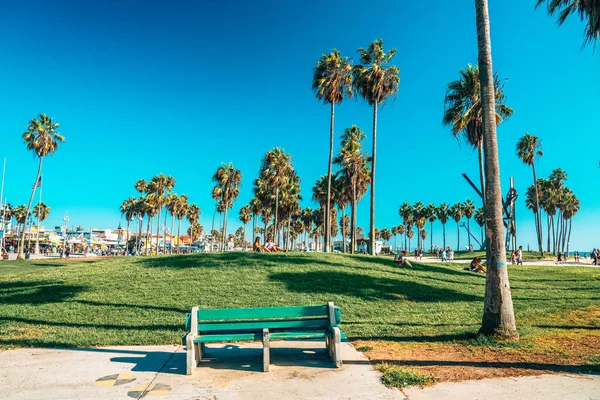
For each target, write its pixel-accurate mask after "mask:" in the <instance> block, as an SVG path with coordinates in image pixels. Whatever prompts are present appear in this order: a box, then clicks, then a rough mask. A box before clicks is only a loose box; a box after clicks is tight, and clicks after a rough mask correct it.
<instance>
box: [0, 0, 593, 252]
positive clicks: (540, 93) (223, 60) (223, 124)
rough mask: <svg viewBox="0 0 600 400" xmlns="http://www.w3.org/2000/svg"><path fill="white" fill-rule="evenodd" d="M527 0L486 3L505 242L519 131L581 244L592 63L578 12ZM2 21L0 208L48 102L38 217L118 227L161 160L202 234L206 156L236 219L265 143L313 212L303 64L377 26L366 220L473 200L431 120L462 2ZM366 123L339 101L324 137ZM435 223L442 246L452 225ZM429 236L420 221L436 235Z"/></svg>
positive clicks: (114, 5) (468, 51)
mask: <svg viewBox="0 0 600 400" xmlns="http://www.w3.org/2000/svg"><path fill="white" fill-rule="evenodd" d="M535 3H536V1H535V0H526V1H523V0H506V1H503V2H491V4H490V7H491V9H490V13H491V29H492V51H493V61H494V69H495V70H496V71H498V72H499V74H500V76H501V77H507V78H509V80H508V81H507V82H506V85H505V93H506V101H507V104H509V105H510V106H512V107H513V108H514V110H515V114H514V116H513V118H512V119H510V120H509V121H507V122H506V123H503V124H502V125H501V126H500V127H499V129H498V138H499V152H500V163H501V177H502V190H503V192H506V191H507V189H508V183H509V178H510V177H511V176H514V177H515V180H516V187H517V190H518V192H519V193H520V194H521V196H520V197H519V200H518V209H517V213H518V229H519V237H520V240H519V242H520V243H521V244H523V245H524V246H527V244H530V245H531V247H532V248H534V247H535V239H534V233H533V218H532V215H531V213H530V212H529V211H528V210H526V209H525V207H524V198H525V190H526V188H527V186H529V185H530V184H531V182H532V176H531V170H530V169H529V168H527V167H526V166H524V165H523V164H522V163H521V162H520V161H519V160H518V159H517V158H516V157H515V150H514V147H515V144H516V141H517V140H518V138H519V137H520V136H522V135H523V134H524V133H525V132H529V133H531V134H533V135H537V136H540V137H541V139H542V142H543V148H544V153H545V155H544V157H542V158H541V159H540V161H539V163H538V165H537V168H538V170H537V172H538V176H540V177H545V176H547V175H549V173H550V172H551V171H552V170H553V169H554V168H557V167H561V168H563V169H564V170H566V171H567V173H568V176H569V180H568V181H567V185H568V186H569V187H570V188H572V189H573V191H574V192H575V194H576V195H577V196H578V197H579V199H580V201H581V207H582V210H581V212H580V213H579V214H578V215H577V216H576V217H575V219H574V223H573V229H574V230H573V234H572V240H571V242H572V244H571V248H580V249H583V250H588V251H589V250H591V247H592V246H595V247H598V246H600V238H599V237H598V235H597V232H598V226H600V202H599V201H598V194H599V192H600V190H599V189H598V178H599V177H600V174H599V172H600V169H599V168H598V161H599V160H600V156H599V154H598V149H599V148H600V147H599V145H600V140H599V139H598V138H599V135H598V134H599V133H600V131H599V126H600V125H599V124H598V100H597V93H598V91H599V89H600V77H599V76H600V74H599V72H600V58H599V57H598V54H594V51H593V48H592V47H588V48H586V49H583V50H582V49H581V45H582V43H583V36H582V33H583V24H582V23H580V22H579V21H578V20H575V19H572V20H570V21H567V23H566V24H565V25H564V26H562V27H560V28H559V27H557V26H556V22H555V19H553V18H550V17H548V16H547V14H546V12H545V11H544V10H542V9H539V10H535V8H534V6H535ZM1 18H2V21H1V22H2V23H1V24H0V37H1V38H2V39H1V40H2V49H3V56H2V62H0V74H1V76H2V77H3V79H2V92H1V93H2V96H0V116H1V117H2V121H3V127H2V133H1V134H0V138H1V139H2V140H1V143H2V147H0V149H1V151H0V157H7V173H6V186H5V196H6V197H7V198H8V201H9V202H10V203H12V204H14V205H17V204H22V203H26V201H27V200H28V196H29V193H30V192H29V190H30V188H31V185H32V184H33V180H34V177H35V172H36V168H37V162H36V161H35V160H34V159H33V157H32V155H31V154H30V153H29V152H27V151H26V149H25V146H24V145H23V143H22V139H21V134H22V132H23V131H24V130H25V128H26V126H27V122H28V121H29V120H30V119H31V118H34V117H36V116H37V115H38V114H39V113H40V112H44V113H47V114H48V115H50V116H53V117H54V118H55V121H57V122H59V123H60V124H61V129H60V131H61V133H62V134H64V135H65V136H66V138H67V141H66V142H65V143H64V145H63V146H62V147H61V148H59V150H58V151H57V153H56V154H55V155H54V156H52V157H49V158H48V159H47V160H46V161H45V164H44V171H43V173H44V201H45V202H46V203H47V204H48V205H49V206H51V207H52V212H51V214H50V217H49V219H48V222H47V223H46V225H47V226H50V227H51V226H54V225H58V224H60V223H61V221H62V217H63V215H64V213H65V211H66V210H68V212H69V216H70V218H71V223H72V224H73V225H83V226H85V227H90V226H93V227H94V228H97V227H110V228H115V227H116V226H117V225H118V224H119V221H120V219H121V217H120V215H119V211H118V207H119V205H120V203H121V202H122V201H123V199H125V198H126V197H128V196H131V195H135V191H134V188H133V183H134V182H135V181H136V180H137V179H139V178H146V179H149V178H151V177H152V176H153V175H155V174H158V173H160V172H163V173H165V174H168V175H173V176H174V177H175V178H176V179H177V185H176V189H175V191H176V192H177V193H179V194H181V193H186V194H187V195H188V196H189V197H190V200H191V201H194V202H196V203H197V204H198V205H199V206H200V208H201V209H202V211H203V213H202V217H201V222H202V223H203V225H204V226H205V228H209V227H210V222H211V218H212V211H213V207H214V203H213V200H212V199H211V197H210V192H211V188H212V186H213V184H212V182H211V176H212V174H213V173H214V171H215V169H216V168H217V167H218V166H219V164H220V163H221V162H233V163H234V165H235V166H236V167H238V168H240V169H241V170H242V173H243V186H242V189H241V194H240V198H239V200H238V201H237V202H236V204H235V207H234V210H233V212H234V214H235V215H237V212H238V210H239V207H241V206H242V205H244V204H246V203H247V202H248V201H249V199H250V197H251V189H252V180H253V179H254V178H255V177H256V174H257V172H258V167H259V163H260V160H261V158H262V156H263V155H264V153H265V152H266V151H267V150H269V149H271V148H273V147H275V146H279V147H282V148H284V149H285V150H286V151H287V152H289V153H290V154H291V155H292V156H293V160H294V166H295V167H296V169H297V171H298V173H299V175H300V177H301V179H302V183H301V185H302V194H303V197H304V202H303V205H304V206H307V205H310V206H311V207H315V206H316V204H315V203H314V202H312V201H311V195H312V193H311V188H312V185H313V184H314V182H315V181H316V180H317V179H318V178H319V176H320V175H323V174H325V173H326V171H327V156H328V134H329V107H328V106H325V105H323V104H321V103H319V102H318V101H317V100H316V99H315V97H314V94H313V93H312V91H311V88H310V85H311V78H312V69H313V67H314V65H315V63H316V61H317V60H318V58H319V57H320V55H321V54H322V53H324V52H329V51H331V50H332V49H333V48H338V49H339V50H340V51H341V52H342V54H344V55H346V56H348V57H350V58H351V59H352V60H354V61H355V62H356V61H357V59H358V57H357V53H356V48H357V47H361V46H364V47H366V46H367V45H368V44H369V42H371V41H372V40H374V39H377V38H382V39H383V40H384V46H385V48H386V49H389V48H392V47H395V48H396V49H397V51H398V53H397V55H396V56H395V58H394V59H393V63H394V64H395V65H397V66H398V67H399V68H400V90H399V93H398V96H397V97H396V99H395V100H393V101H390V102H389V103H388V104H386V105H385V107H383V109H382V110H381V112H380V114H379V127H378V128H379V129H378V144H379V147H378V165H377V169H378V173H377V175H378V176H377V205H376V215H377V217H376V225H377V226H378V227H379V228H384V227H388V228H391V227H392V226H393V225H396V224H398V223H399V222H400V217H399V216H398V207H399V205H400V204H401V203H403V202H404V201H408V202H410V203H413V202H415V201H419V200H420V201H423V202H424V203H425V204H427V203H430V202H433V203H435V204H439V203H441V202H446V203H448V204H449V205H451V204H453V203H455V202H458V201H464V200H466V199H467V198H472V199H473V200H475V201H476V203H477V204H479V203H480V202H479V201H477V199H476V195H475V194H474V192H473V191H472V189H471V188H470V187H469V186H468V185H467V183H466V182H465V181H464V180H463V178H462V177H461V173H463V172H466V173H467V174H469V175H470V176H471V177H472V178H473V179H474V180H477V177H478V175H477V174H478V169H477V153H476V152H473V151H472V150H471V149H470V148H468V147H467V146H466V145H464V144H463V145H460V144H459V143H457V141H456V140H455V139H453V138H452V137H451V136H450V132H449V130H448V129H445V128H443V127H442V125H441V119H442V112H443V99H444V93H445V88H446V84H447V83H448V82H449V81H451V80H454V79H457V78H458V70H459V69H461V68H464V67H466V66H467V64H468V63H476V62H477V47H476V31H475V13H474V5H473V1H472V0H470V1H466V0H457V1H452V2H436V4H435V6H433V5H432V4H431V3H430V2H399V1H392V0H389V1H383V0H382V1H378V2H376V5H374V4H370V3H366V2H361V1H330V2H326V3H323V2H319V1H306V2H287V1H285V2H282V1H259V2H246V1H232V0H228V1H221V2H193V1H181V2H157V1H85V2H80V1H54V2H47V1H21V2H9V3H7V4H5V5H4V11H3V15H2V17H1ZM371 121H372V110H371V108H369V107H368V106H367V105H366V104H365V103H364V102H362V101H361V100H346V101H344V103H343V104H341V105H340V106H338V107H337V109H336V121H335V122H336V137H338V138H339V136H340V134H341V133H342V130H343V129H344V128H346V127H348V126H350V125H351V124H357V125H358V126H360V127H361V128H362V129H363V130H364V131H365V132H366V133H367V143H370V140H371V130H372V125H371V124H372V122H371ZM336 145H337V146H339V140H338V141H337V143H336ZM366 148H367V149H369V150H370V148H371V145H370V144H366ZM336 150H337V149H336ZM368 203H369V202H368V195H367V196H365V198H364V199H363V201H362V202H361V203H360V206H359V210H358V218H359V225H361V226H363V227H364V228H366V227H367V225H368V207H369V204H368ZM237 224H238V223H237V221H236V223H235V224H233V225H230V226H231V230H234V228H235V225H237ZM447 231H448V241H449V244H454V243H455V241H456V239H455V236H456V234H455V231H456V229H455V225H454V223H453V222H450V223H449V225H448V229H447ZM440 232H441V229H440V227H439V226H437V225H436V226H434V236H433V237H434V239H433V241H434V244H435V243H437V244H441V238H440ZM465 238H466V237H465ZM463 240H464V239H463ZM428 242H429V239H428Z"/></svg>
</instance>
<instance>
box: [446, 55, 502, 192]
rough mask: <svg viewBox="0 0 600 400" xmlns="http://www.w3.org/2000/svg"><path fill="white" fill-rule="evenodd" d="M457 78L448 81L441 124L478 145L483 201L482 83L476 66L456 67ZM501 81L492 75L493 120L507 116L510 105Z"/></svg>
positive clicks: (470, 144)
mask: <svg viewBox="0 0 600 400" xmlns="http://www.w3.org/2000/svg"><path fill="white" fill-rule="evenodd" d="M459 73H460V78H459V79H458V80H456V81H452V82H450V83H449V84H448V87H447V89H446V97H445V98H444V117H443V118H442V124H443V125H444V126H447V127H450V128H452V136H454V137H456V138H459V137H460V136H459V135H461V136H462V137H463V139H464V140H465V141H466V142H467V144H468V145H469V146H471V147H473V148H474V149H477V153H478V156H479V181H480V185H481V193H482V194H483V201H484V202H485V183H484V177H485V174H484V171H483V113H482V112H483V108H482V103H481V84H480V79H479V67H478V66H473V65H470V64H469V65H468V66H467V68H465V69H461V70H460V71H459ZM501 82H502V81H500V79H498V75H497V74H496V75H494V87H495V90H496V106H495V109H496V124H500V122H502V121H503V120H505V119H508V118H510V116H511V115H512V114H513V109H512V108H510V107H508V106H507V105H506V104H504V91H503V90H502V89H503V87H502V84H501Z"/></svg>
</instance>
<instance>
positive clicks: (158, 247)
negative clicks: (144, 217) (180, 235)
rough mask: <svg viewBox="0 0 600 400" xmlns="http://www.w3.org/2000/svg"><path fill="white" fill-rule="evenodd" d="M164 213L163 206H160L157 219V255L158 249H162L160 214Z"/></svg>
mask: <svg viewBox="0 0 600 400" xmlns="http://www.w3.org/2000/svg"><path fill="white" fill-rule="evenodd" d="M161 211H162V204H160V203H159V205H158V218H157V219H156V255H158V249H160V214H161Z"/></svg>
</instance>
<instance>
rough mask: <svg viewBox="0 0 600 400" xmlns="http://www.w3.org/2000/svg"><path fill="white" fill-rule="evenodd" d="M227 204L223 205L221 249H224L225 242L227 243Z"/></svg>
mask: <svg viewBox="0 0 600 400" xmlns="http://www.w3.org/2000/svg"><path fill="white" fill-rule="evenodd" d="M228 211H229V204H226V205H225V215H223V250H225V243H227V214H229V212H228Z"/></svg>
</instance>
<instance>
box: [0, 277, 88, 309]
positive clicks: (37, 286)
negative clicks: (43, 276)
mask: <svg viewBox="0 0 600 400" xmlns="http://www.w3.org/2000/svg"><path fill="white" fill-rule="evenodd" d="M85 289H86V287H85V286H81V285H65V284H62V283H55V282H47V281H34V282H23V281H6V282H0V303H2V304H3V305H9V304H35V305H39V304H46V303H60V302H63V301H65V300H67V299H71V298H73V297H75V296H76V295H77V294H78V293H81V292H83V291H84V290H85Z"/></svg>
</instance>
